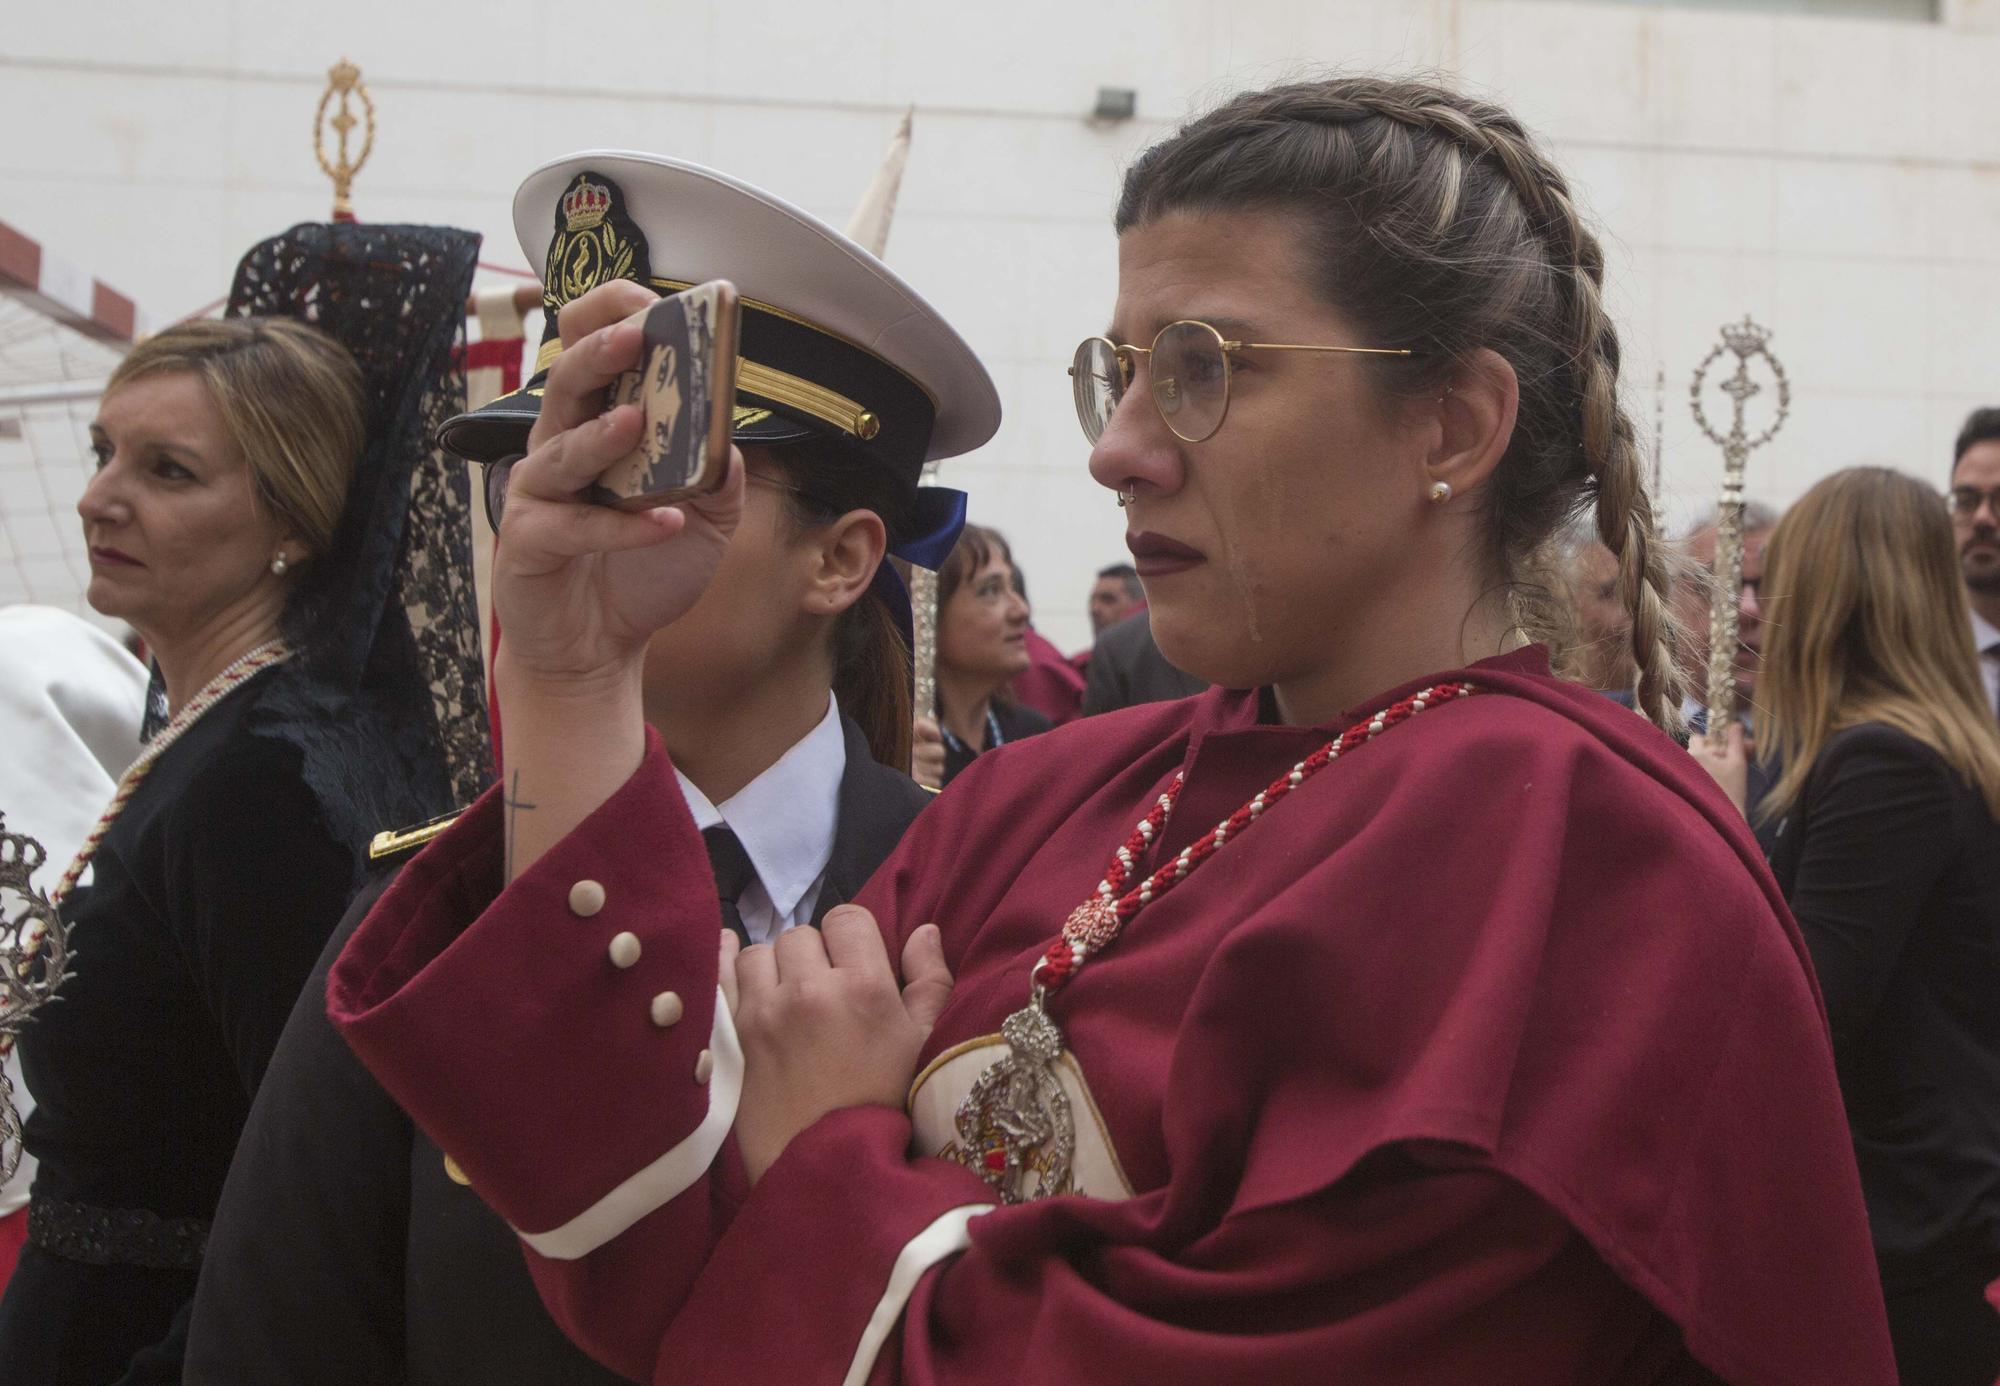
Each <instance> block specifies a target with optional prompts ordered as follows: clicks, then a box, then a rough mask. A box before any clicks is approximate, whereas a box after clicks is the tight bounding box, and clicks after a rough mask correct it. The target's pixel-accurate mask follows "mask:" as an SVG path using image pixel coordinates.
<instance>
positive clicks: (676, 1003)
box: [653, 991, 685, 1030]
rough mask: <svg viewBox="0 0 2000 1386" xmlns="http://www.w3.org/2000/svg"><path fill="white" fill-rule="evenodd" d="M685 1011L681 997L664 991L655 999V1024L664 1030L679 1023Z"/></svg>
mask: <svg viewBox="0 0 2000 1386" xmlns="http://www.w3.org/2000/svg"><path fill="white" fill-rule="evenodd" d="M684 1009H685V1007H683V1006H682V1005H681V999H680V997H678V996H676V995H674V993H672V992H670V991H663V992H661V993H660V994H659V995H658V996H655V997H654V998H653V1023H654V1024H655V1025H657V1026H659V1027H660V1028H661V1029H662V1030H664V1029H666V1028H667V1027H668V1026H669V1025H673V1024H676V1023H678V1022H679V1020H680V1018H681V1013H682V1011H683V1010H684Z"/></svg>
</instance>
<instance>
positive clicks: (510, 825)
mask: <svg viewBox="0 0 2000 1386" xmlns="http://www.w3.org/2000/svg"><path fill="white" fill-rule="evenodd" d="M502 802H503V803H504V804H506V806H507V880H508V881H509V882H510V883H511V882H512V881H513V879H514V828H515V819H516V817H518V816H519V815H520V814H523V813H533V812H534V811H535V806H534V805H533V804H531V803H529V802H527V801H526V800H525V799H523V798H522V797H521V772H520V771H519V770H516V771H515V772H514V778H513V780H512V782H511V783H510V784H509V785H508V787H507V793H506V796H505V797H504V798H503V799H502Z"/></svg>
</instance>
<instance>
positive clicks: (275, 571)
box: [271, 549, 292, 577]
mask: <svg viewBox="0 0 2000 1386" xmlns="http://www.w3.org/2000/svg"><path fill="white" fill-rule="evenodd" d="M291 566H292V565H291V564H289V563H287V562H286V561H285V555H284V551H283V550H282V549H281V550H279V552H278V556H277V557H276V558H274V559H272V560H271V575H272V576H273V577H283V576H284V575H285V569H287V568H289V567H291Z"/></svg>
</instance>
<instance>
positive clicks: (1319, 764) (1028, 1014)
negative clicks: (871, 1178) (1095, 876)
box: [956, 683, 1478, 1203]
mask: <svg viewBox="0 0 2000 1386" xmlns="http://www.w3.org/2000/svg"><path fill="white" fill-rule="evenodd" d="M1476 691H1478V690H1477V689H1476V688H1475V687H1474V686H1473V685H1472V684H1469V683H1439V684H1433V685H1432V686H1431V687H1429V688H1426V689H1424V690H1422V691H1421V692H1418V693H1413V694H1411V695H1410V696H1409V697H1407V698H1404V699H1402V700H1400V701H1399V702H1396V703H1394V704H1392V705H1391V706H1389V707H1386V708H1384V709H1383V710H1382V711H1380V712H1378V713H1376V714H1375V715H1374V716H1373V717H1370V718H1369V719H1367V720H1366V721H1364V722H1358V723H1356V724H1355V725H1354V726H1352V727H1350V728H1348V729H1347V730H1346V731H1345V732H1343V733H1341V734H1340V735H1339V736H1337V737H1335V738H1334V739H1333V740H1332V741H1329V742H1327V743H1326V744H1325V745H1324V746H1321V747H1320V748H1319V749H1318V750H1316V751H1314V752H1313V753H1312V754H1311V755H1309V756H1307V757H1306V758H1305V759H1304V760H1302V761H1300V762H1299V763H1298V764H1296V765H1294V766H1293V767H1292V768H1291V769H1290V770H1288V771H1287V772H1286V773H1284V774H1283V775H1280V776H1279V777H1278V778H1277V779H1275V780H1273V781H1271V783H1270V784H1268V785H1266V786H1265V787H1264V789H1263V790H1261V791H1260V792H1259V793H1258V794H1257V795H1256V796H1255V797H1253V798H1252V799H1251V800H1250V801H1249V802H1248V803H1246V804H1244V805H1243V806H1242V807H1241V808H1239V809H1237V810H1236V812H1234V813H1232V814H1230V815H1229V816H1228V817H1227V818H1225V819H1223V820H1222V821H1221V822H1220V823H1217V824H1216V825H1215V826H1214V827H1213V828H1211V829H1210V830H1209V831H1208V833H1207V834H1206V835H1205V836H1203V837H1202V838H1201V839H1199V840H1198V841H1196V842H1193V843H1190V844H1189V845H1188V846H1187V847H1185V848H1184V849H1182V851H1181V852H1180V854H1179V855H1178V856H1176V857H1175V858H1174V859H1173V860H1172V861H1170V862H1168V863H1167V864H1166V865H1165V866H1162V867H1160V868H1159V869H1158V870H1157V871H1155V872H1153V874H1152V875H1150V876H1148V877H1146V879H1145V880H1143V881H1141V882H1139V884H1138V885H1136V886H1132V885H1129V882H1130V881H1131V878H1132V871H1133V869H1134V864H1135V863H1136V862H1137V861H1138V860H1139V859H1140V858H1141V857H1142V856H1144V855H1145V853H1146V850H1147V849H1148V848H1149V847H1151V846H1152V843H1153V839H1154V838H1155V837H1156V836H1158V835H1159V832H1160V830H1161V829H1162V828H1164V827H1165V826H1166V824H1167V820H1168V819H1169V818H1170V817H1172V815H1173V811H1174V803H1175V801H1176V800H1178V799H1179V798H1180V792H1181V786H1182V784H1183V783H1184V782H1185V779H1186V776H1185V774H1179V775H1176V776H1174V782H1173V783H1172V784H1170V785H1168V786H1167V788H1166V790H1165V791H1164V792H1162V793H1161V795H1160V796H1159V797H1158V798H1157V799H1155V800H1154V801H1153V807H1152V809H1151V810H1150V811H1149V812H1148V813H1147V814H1146V816H1145V817H1144V818H1143V819H1141V820H1140V821H1139V825H1138V826H1137V827H1136V828H1134V829H1133V830H1132V834H1131V836H1130V837H1128V838H1126V840H1125V842H1124V845H1122V846H1121V847H1119V848H1118V850H1117V851H1116V852H1115V853H1114V854H1113V855H1112V858H1111V864H1110V865H1109V866H1108V867H1106V868H1105V872H1104V879H1103V880H1102V881H1100V882H1099V883H1098V886H1097V891H1096V893H1095V894H1094V895H1092V896H1091V898H1090V899H1088V900H1086V901H1084V902H1083V903H1082V904H1081V905H1078V906H1077V907H1076V909H1075V910H1074V911H1072V912H1071V914H1070V916H1069V918H1068V919H1067V920H1065V921H1064V923H1063V927H1062V932H1061V934H1059V935H1058V936H1057V937H1056V939H1055V941H1054V942H1052V943H1051V944H1050V945H1049V946H1048V949H1047V951H1046V952H1044V953H1043V954H1042V956H1041V957H1040V958H1039V959H1037V960H1036V962H1035V966H1034V969H1033V971H1032V972H1031V973H1030V974H1029V994H1028V1004H1027V1005H1026V1006H1024V1007H1023V1008H1022V1009H1020V1010H1018V1011H1016V1012H1014V1014H1012V1015H1010V1016H1008V1017H1007V1019H1006V1020H1005V1021H1004V1022H1002V1024H1001V1026H1000V1035H1001V1038H1002V1039H1004V1040H1005V1041H1006V1042H1007V1048H1008V1053H1007V1055H1006V1056H1005V1057H1004V1058H1001V1059H999V1060H997V1061H996V1062H995V1063H993V1064H992V1065H991V1066H990V1067H988V1068H987V1070H986V1071H985V1072H984V1073H982V1074H981V1075H980V1076H979V1078H978V1080H977V1081H976V1082H974V1083H973V1085H972V1090H971V1091H970V1092H969V1093H967V1094H966V1097H965V1100H964V1101H963V1102H961V1103H960V1104H959V1107H958V1113H957V1123H956V1124H957V1127H958V1133H959V1142H958V1148H959V1150H961V1151H962V1152H963V1156H962V1158H963V1159H964V1160H965V1162H966V1163H967V1164H968V1165H969V1166H970V1167H971V1168H972V1170H973V1171H974V1172H975V1173H976V1174H978V1175H979V1176H980V1177H981V1178H983V1179H984V1180H985V1181H986V1182H987V1183H988V1184H990V1185H991V1186H992V1187H993V1189H994V1190H995V1191H996V1192H997V1193H998V1194H999V1195H1000V1200H1001V1202H1003V1203H1019V1202H1023V1201H1026V1200H1028V1199H1033V1198H1046V1197H1050V1196H1052V1195H1055V1194H1060V1193H1066V1192H1068V1191H1069V1188H1070V1173H1071V1162H1072V1160H1073V1158H1074V1155H1075V1152H1076V1127H1075V1124H1074V1122H1073V1121H1072V1120H1071V1118H1070V1111H1069V1098H1068V1097H1067V1096H1066V1095H1065V1094H1064V1092H1063V1090H1062V1085H1061V1083H1060V1082H1059V1081H1058V1079H1057V1076H1056V1072H1055V1065H1056V1061H1057V1060H1058V1059H1059V1058H1060V1057H1061V1056H1062V1051H1063V1037H1062V1031H1061V1030H1060V1029H1059V1028H1057V1026H1056V1023H1055V1021H1054V1019H1052V1018H1051V1017H1050V1015H1049V1013H1048V1005H1047V1003H1048V998H1049V997H1050V996H1051V995H1053V994H1054V993H1055V992H1057V991H1060V990H1061V989H1062V988H1063V986H1064V985H1065V984H1067V983H1068V982H1069V981H1070V980H1071V979H1072V978H1074V977H1075V976H1076V974H1077V973H1078V972H1079V971H1081V970H1082V969H1083V966H1084V964H1085V963H1087V962H1089V961H1090V960H1091V959H1092V958H1094V957H1096V956H1097V955H1098V954H1099V953H1101V952H1103V951H1104V950H1105V949H1106V948H1108V947H1110V946H1111V944H1112V943H1113V942H1114V941H1116V939H1117V938H1118V935H1119V933H1120V931H1121V930H1123V928H1124V927H1125V925H1127V924H1129V923H1131V922H1132V920H1134V919H1135V918H1137V917H1138V915H1139V913H1140V911H1142V910H1144V909H1145V908H1146V907H1147V906H1148V905H1150V904H1152V903H1153V902H1154V901H1155V900H1158V899H1159V898H1160V897H1161V896H1163V895H1165V894H1166V893H1167V892H1168V891H1170V890H1172V889H1173V888H1174V887H1175V886H1177V885H1179V884H1180V883H1181V882H1182V881H1185V880H1186V879H1187V878H1188V877H1189V876H1191V875H1193V874H1194V872H1195V869H1196V868H1197V867H1199V866H1200V865H1201V864H1202V863H1203V862H1205V861H1207V860H1208V859H1209V858H1210V857H1212V856H1214V855H1215V854H1216V853H1217V852H1219V851H1221V850H1222V847H1223V844H1225V843H1227V842H1231V841H1233V840H1234V839H1236V838H1238V837H1240V836H1242V835H1243V834H1244V833H1245V832H1247V831H1248V830H1249V829H1250V827H1251V826H1252V825H1253V824H1255V823H1256V822H1257V820H1258V819H1260V818H1261V817H1263V815H1264V814H1265V813H1267V812H1269V811H1270V809H1271V808H1272V807H1274V806H1275V805H1276V804H1277V803H1278V802H1279V801H1280V800H1282V799H1284V798H1285V797H1286V796H1288V795H1290V794H1291V793H1293V792H1294V791H1295V790H1297V789H1298V788H1300V787H1301V786H1302V785H1304V784H1305V783H1306V781H1308V780H1310V779H1311V778H1312V777H1313V776H1314V775H1317V774H1318V773H1319V772H1320V771H1322V770H1324V769H1325V768H1326V767H1327V766H1329V765H1331V764H1333V762H1334V761H1336V760H1338V759H1340V757H1341V756H1343V755H1345V754H1346V753H1347V752H1349V751H1351V750H1353V749H1354V748H1355V747H1356V746H1360V745H1362V744H1363V743H1365V742H1368V741H1372V740H1374V739H1375V738H1376V737H1378V736H1380V735H1381V734H1382V733H1383V732H1385V731H1387V730H1389V729H1390V728H1391V727H1395V726H1399V725H1401V724H1402V723H1404V722H1406V721H1408V720H1409V719H1410V718H1412V717H1414V716H1416V715H1417V714H1418V713H1419V712H1422V711H1423V710H1424V709H1425V708H1428V707H1436V706H1437V705H1438V704H1439V703H1445V702H1452V701H1456V700H1457V699H1460V698H1469V697H1471V696H1472V695H1473V693H1475V692H1476ZM1031 1176H1032V1177H1033V1178H1034V1180H1035V1187H1034V1188H1033V1190H1032V1191H1031V1190H1029V1189H1028V1187H1027V1184H1028V1180H1029V1178H1030V1177H1031Z"/></svg>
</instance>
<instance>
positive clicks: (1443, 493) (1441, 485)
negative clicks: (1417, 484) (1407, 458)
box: [1430, 481, 1451, 505]
mask: <svg viewBox="0 0 2000 1386" xmlns="http://www.w3.org/2000/svg"><path fill="white" fill-rule="evenodd" d="M1450 499H1451V483H1450V482H1449V481H1433V482H1432V483H1431V489H1430V502H1431V504H1432V505H1443V504H1444V503H1445V502H1446V501H1448V500H1450Z"/></svg>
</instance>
